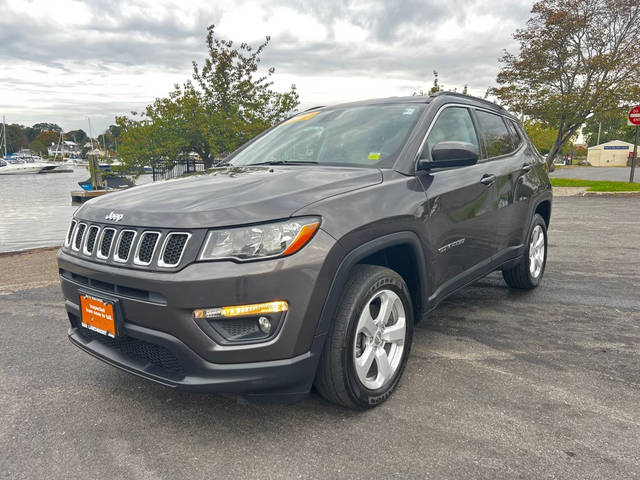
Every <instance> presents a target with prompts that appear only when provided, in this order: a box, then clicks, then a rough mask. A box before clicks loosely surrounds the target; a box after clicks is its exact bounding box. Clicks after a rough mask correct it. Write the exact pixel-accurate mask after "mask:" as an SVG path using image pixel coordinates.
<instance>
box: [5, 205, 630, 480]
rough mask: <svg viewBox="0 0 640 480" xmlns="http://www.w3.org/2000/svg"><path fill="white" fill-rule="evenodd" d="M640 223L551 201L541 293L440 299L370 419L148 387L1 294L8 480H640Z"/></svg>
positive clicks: (57, 308) (51, 304) (37, 301)
mask: <svg viewBox="0 0 640 480" xmlns="http://www.w3.org/2000/svg"><path fill="white" fill-rule="evenodd" d="M639 219H640V199H638V198H589V197H586V198H575V197H570V198H559V199H556V201H555V203H554V207H553V213H552V220H551V231H550V250H549V260H548V265H547V271H546V273H545V278H544V281H543V283H542V285H541V286H540V287H539V288H538V289H537V290H535V291H532V292H521V291H512V290H509V289H508V288H507V287H506V285H505V284H504V282H503V281H502V278H501V276H500V275H499V274H492V275H491V276H490V277H488V278H486V279H484V280H482V281H479V282H477V283H476V284H474V285H472V286H470V287H467V288H465V289H464V290H462V291H461V292H459V293H458V294H456V295H454V296H453V297H451V298H450V299H448V300H447V301H446V302H445V303H444V304H443V305H441V306H440V307H439V308H438V309H437V310H436V311H434V312H433V313H431V314H430V315H428V316H427V317H426V318H425V319H424V320H423V321H422V323H421V324H420V325H419V326H418V328H417V330H416V334H415V338H414V344H413V350H412V354H411V358H410V360H409V363H408V367H407V370H406V372H405V375H404V378H403V380H402V382H401V384H400V386H399V388H398V390H397V391H396V392H395V394H394V395H393V396H392V397H391V399H390V400H389V401H387V402H386V403H384V404H383V405H381V406H379V407H378V408H376V409H374V410H371V411H367V412H352V411H349V410H345V409H342V408H340V407H336V406H333V405H331V404H328V403H327V402H325V401H324V400H322V399H321V398H320V397H318V396H317V395H316V394H312V395H311V396H310V397H309V398H307V399H306V400H304V401H302V402H301V403H298V404H295V405H270V406H261V405H246V404H241V403H238V402H237V401H235V400H233V399H230V398H224V397H220V396H215V395H204V394H184V393H179V392H175V391H172V390H169V389H167V388H165V387H162V386H158V385H154V384H152V383H149V382H146V381H144V380H141V379H139V378H136V377H133V376H131V375H129V374H127V373H124V372H121V371H119V370H117V369H114V368H112V367H110V366H108V365H105V364H103V363H101V362H100V361H98V360H96V359H94V358H92V357H90V356H88V355H86V354H85V353H83V352H81V351H80V350H78V349H76V348H75V347H73V346H72V345H71V344H69V342H68V341H67V339H66V330H67V321H66V318H65V313H64V308H63V302H62V296H61V294H60V292H59V288H58V287H57V286H56V285H51V284H50V285H48V286H39V288H26V289H16V287H15V285H17V283H16V282H15V281H14V282H13V283H12V285H14V286H13V287H12V289H13V290H11V289H10V290H6V291H5V293H4V294H3V295H0V332H1V334H0V452H2V453H1V454H0V478H3V479H5V478H6V479H102V478H110V479H217V478H233V479H245V478H247V479H252V478H260V479H291V478H322V479H334V478H359V479H378V478H384V479H388V478H403V479H406V478H420V479H424V478H433V479H449V478H451V479H453V478H455V479H470V478H474V479H476V478H486V479H502V478H504V479H514V478H531V479H541V478H558V479H573V478H575V479H599V480H600V479H617V478H620V479H631V478H637V477H638V476H639V475H640V401H639V398H640V221H639ZM49 255H50V254H49ZM50 256H51V255H50ZM0 260H1V259H0ZM15 268H17V267H15ZM2 275H3V273H0V277H1V276H2ZM1 291H2V290H1V289H0V292H1ZM10 292H13V293H10Z"/></svg>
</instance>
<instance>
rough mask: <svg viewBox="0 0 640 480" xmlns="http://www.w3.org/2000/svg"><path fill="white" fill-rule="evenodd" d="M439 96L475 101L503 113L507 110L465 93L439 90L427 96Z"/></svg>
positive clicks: (489, 101)
mask: <svg viewBox="0 0 640 480" xmlns="http://www.w3.org/2000/svg"><path fill="white" fill-rule="evenodd" d="M441 95H450V96H454V97H462V98H468V99H469V100H475V101H476V102H482V103H486V104H489V105H491V106H492V107H494V108H496V107H497V108H499V109H500V110H504V111H505V112H506V111H507V109H506V108H504V107H503V106H502V105H498V104H497V103H494V102H492V101H491V100H486V99H484V98H480V97H474V96H473V95H467V94H466V93H458V92H448V91H445V90H440V91H439V92H435V93H432V94H431V95H429V96H430V97H439V96H441Z"/></svg>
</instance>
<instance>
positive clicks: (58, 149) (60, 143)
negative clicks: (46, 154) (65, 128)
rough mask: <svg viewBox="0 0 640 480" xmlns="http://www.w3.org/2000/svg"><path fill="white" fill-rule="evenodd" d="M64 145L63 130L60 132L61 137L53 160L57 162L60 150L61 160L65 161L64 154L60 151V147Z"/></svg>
mask: <svg viewBox="0 0 640 480" xmlns="http://www.w3.org/2000/svg"><path fill="white" fill-rule="evenodd" d="M61 147H62V131H61V132H60V137H59V138H58V145H57V146H56V153H55V155H54V156H53V161H54V162H55V161H56V160H57V158H58V152H60V161H61V162H63V161H64V155H63V154H62V152H61V151H60V148H61Z"/></svg>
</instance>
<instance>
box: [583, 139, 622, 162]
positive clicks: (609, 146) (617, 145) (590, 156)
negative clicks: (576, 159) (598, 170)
mask: <svg viewBox="0 0 640 480" xmlns="http://www.w3.org/2000/svg"><path fill="white" fill-rule="evenodd" d="M630 154H633V143H629V142H623V141H622V140H611V141H610V142H605V143H601V144H600V145H594V146H593V147H589V150H588V151H587V162H589V164H590V165H592V166H594V167H625V166H627V165H628V163H629V155H630Z"/></svg>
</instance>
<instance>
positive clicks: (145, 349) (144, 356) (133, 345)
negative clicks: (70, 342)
mask: <svg viewBox="0 0 640 480" xmlns="http://www.w3.org/2000/svg"><path fill="white" fill-rule="evenodd" d="M78 333H79V334H80V336H81V337H83V338H84V339H86V340H97V341H98V342H100V343H102V344H103V345H105V346H107V347H109V348H112V349H114V350H117V351H119V352H120V353H122V354H123V355H125V356H126V357H129V358H130V359H132V360H137V361H139V362H148V363H150V364H152V365H154V366H155V367H158V368H159V369H161V370H162V371H163V372H164V373H165V374H166V375H167V377H169V378H173V379H175V380H178V379H181V378H184V376H185V370H184V368H183V366H182V364H181V363H180V361H179V360H178V358H177V357H176V356H175V355H174V354H173V353H172V352H171V351H169V350H168V349H166V348H165V347H162V346H160V345H156V344H155V343H150V342H145V341H144V340H138V339H137V338H133V337H127V336H125V337H118V338H110V337H107V336H105V335H102V334H100V333H97V332H94V331H92V330H89V329H87V328H83V327H79V328H78Z"/></svg>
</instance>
